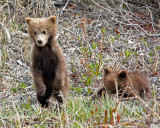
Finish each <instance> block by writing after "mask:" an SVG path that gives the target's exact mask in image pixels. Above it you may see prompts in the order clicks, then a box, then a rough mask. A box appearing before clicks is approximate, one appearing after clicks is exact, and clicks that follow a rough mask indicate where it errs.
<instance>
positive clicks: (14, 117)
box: [0, 83, 160, 128]
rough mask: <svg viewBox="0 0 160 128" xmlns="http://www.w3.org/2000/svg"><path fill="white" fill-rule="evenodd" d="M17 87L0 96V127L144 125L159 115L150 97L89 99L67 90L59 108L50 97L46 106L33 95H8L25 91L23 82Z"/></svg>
mask: <svg viewBox="0 0 160 128" xmlns="http://www.w3.org/2000/svg"><path fill="white" fill-rule="evenodd" d="M17 88H18V89H17V90H16V91H15V89H13V88H12V90H10V91H9V92H12V93H10V94H9V95H8V97H6V98H4V99H1V102H0V111H1V113H0V126H1V127H17V128H19V127H38V128H43V127H71V128H82V127H98V126H100V127H107V126H114V127H132V126H136V127H148V126H150V124H154V121H155V120H159V119H160V114H159V113H160V104H159V103H158V101H157V100H155V99H154V98H151V99H150V101H144V100H143V99H138V98H137V99H138V100H136V99H130V100H123V99H116V98H115V96H111V97H109V96H105V97H102V98H101V99H96V100H95V101H89V100H88V97H87V96H82V95H79V94H76V92H75V93H73V92H74V91H71V93H70V96H69V98H68V100H67V101H66V103H65V104H64V105H63V106H62V108H61V109H59V108H57V107H56V102H55V101H54V100H51V106H50V107H49V109H46V108H42V107H40V105H39V104H38V103H37V102H33V99H34V98H33V99H31V98H25V99H21V100H18V99H17V100H15V99H12V98H15V96H14V95H16V94H17V93H19V94H20V95H21V96H22V97H23V96H24V97H25V95H26V93H25V92H26V90H27V86H26V85H25V84H23V83H21V84H18V87H17ZM6 99H10V100H6ZM19 101H21V102H19ZM148 106H149V107H148ZM150 119H151V120H150ZM152 119H154V121H153V120H152ZM155 122H156V121H155Z"/></svg>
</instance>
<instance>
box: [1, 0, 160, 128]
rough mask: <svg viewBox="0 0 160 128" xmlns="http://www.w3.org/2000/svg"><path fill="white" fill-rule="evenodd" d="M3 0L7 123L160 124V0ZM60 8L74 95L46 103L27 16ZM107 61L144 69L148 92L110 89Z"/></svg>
mask: <svg viewBox="0 0 160 128" xmlns="http://www.w3.org/2000/svg"><path fill="white" fill-rule="evenodd" d="M54 2H55V1H54V0H39V1H34V0H16V1H12V0H11V1H6V0H2V1H0V13H1V15H0V48H1V49H0V127H18V128H19V127H38V128H43V127H71V128H77V127H80V128H81V127H102V128H104V127H146V128H147V127H160V125H159V123H160V102H159V100H160V96H159V91H160V79H159V75H160V74H159V73H160V69H159V67H160V63H159V61H160V57H159V53H160V49H159V47H160V38H159V37H160V34H159V33H160V29H159V28H160V16H159V7H160V2H159V1H158V0H157V1H156V0H155V1H151V0H141V1H139V0H135V1H129V0H123V1H122V0H112V1H110V0H91V1H89V0H80V1H79V2H78V1H76V0H75V1H72V2H71V0H70V1H69V2H68V5H65V6H62V7H61V8H58V7H55V6H54ZM51 15H55V16H56V17H57V24H58V27H59V33H60V34H59V37H58V41H59V43H60V45H61V46H62V49H63V51H64V53H65V58H66V61H67V65H68V69H69V75H70V96H69V98H68V101H66V103H65V104H64V105H63V106H62V108H61V109H60V110H59V108H58V107H56V106H57V105H56V104H57V103H56V102H55V101H54V99H51V107H50V108H49V109H46V108H41V107H40V105H39V104H38V103H37V100H36V96H35V91H34V90H35V87H34V83H33V80H32V76H31V74H30V69H29V66H30V63H31V62H30V51H31V47H32V44H31V43H30V41H29V37H28V34H27V30H26V23H25V18H26V17H48V16H51ZM103 67H110V68H112V69H127V70H138V71H142V72H144V73H145V74H146V75H147V76H148V77H149V80H150V82H151V86H152V87H151V88H152V95H151V97H150V98H148V99H141V98H139V97H136V98H128V99H124V98H122V97H120V98H117V97H116V96H114V95H112V96H111V97H109V96H108V95H106V96H105V97H102V98H101V99H97V100H95V101H94V102H92V101H89V100H88V96H89V95H91V93H92V92H94V90H96V89H97V87H98V86H100V85H102V84H103V82H102V78H103Z"/></svg>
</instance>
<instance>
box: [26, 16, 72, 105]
mask: <svg viewBox="0 0 160 128" xmlns="http://www.w3.org/2000/svg"><path fill="white" fill-rule="evenodd" d="M26 22H27V25H28V33H29V35H30V38H31V41H32V42H33V43H34V46H33V50H32V65H31V71H32V75H33V79H34V83H35V87H36V94H37V99H38V101H39V102H40V104H41V105H42V107H48V104H49V101H48V100H49V98H50V97H51V96H54V97H55V98H56V99H57V101H58V102H59V103H63V99H65V98H67V96H68V93H69V82H68V72H67V66H66V62H65V59H64V56H63V52H62V49H61V47H60V46H59V44H58V42H57V41H56V36H57V33H58V32H57V26H56V17H54V16H51V17H49V18H26ZM60 92H61V93H60ZM61 94H62V95H61ZM63 97H64V98H63Z"/></svg>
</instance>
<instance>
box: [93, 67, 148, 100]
mask: <svg viewBox="0 0 160 128" xmlns="http://www.w3.org/2000/svg"><path fill="white" fill-rule="evenodd" d="M103 81H104V85H103V86H100V87H99V88H98V90H97V91H96V92H95V93H93V94H92V95H91V97H90V98H91V99H94V98H95V97H96V96H97V95H101V92H102V90H104V89H107V91H110V92H111V93H114V92H116V83H117V89H118V91H119V93H122V92H123V90H124V89H125V88H126V87H127V89H126V93H125V94H126V95H127V96H135V95H139V96H141V97H143V96H144V94H149V93H150V92H151V90H150V85H149V81H148V79H147V77H146V76H145V75H144V74H142V73H140V72H137V71H126V70H120V71H113V70H111V69H107V68H105V69H104V79H103Z"/></svg>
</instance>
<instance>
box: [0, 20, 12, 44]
mask: <svg viewBox="0 0 160 128" xmlns="http://www.w3.org/2000/svg"><path fill="white" fill-rule="evenodd" d="M0 29H2V31H4V33H6V41H7V43H10V42H11V35H10V33H9V31H8V29H7V28H6V27H5V26H4V25H3V23H1V22H0Z"/></svg>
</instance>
